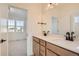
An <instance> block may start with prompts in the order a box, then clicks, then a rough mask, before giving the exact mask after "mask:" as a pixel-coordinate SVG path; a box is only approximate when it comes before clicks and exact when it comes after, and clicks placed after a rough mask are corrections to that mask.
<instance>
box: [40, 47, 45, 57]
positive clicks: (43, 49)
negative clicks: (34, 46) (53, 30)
mask: <svg viewBox="0 0 79 59" xmlns="http://www.w3.org/2000/svg"><path fill="white" fill-rule="evenodd" d="M40 54H41V55H42V56H45V47H44V46H42V45H40Z"/></svg>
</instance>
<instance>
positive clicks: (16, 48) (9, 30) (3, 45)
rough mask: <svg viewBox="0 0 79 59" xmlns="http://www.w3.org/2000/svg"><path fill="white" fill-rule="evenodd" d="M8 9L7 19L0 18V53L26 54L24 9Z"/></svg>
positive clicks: (9, 54) (11, 54) (5, 54)
mask: <svg viewBox="0 0 79 59" xmlns="http://www.w3.org/2000/svg"><path fill="white" fill-rule="evenodd" d="M7 8H8V7H7ZM4 10H6V9H4ZM8 11H9V12H8V13H7V15H8V19H6V18H5V19H0V55H1V56H26V55H27V40H26V10H23V9H19V8H15V7H9V10H8Z"/></svg>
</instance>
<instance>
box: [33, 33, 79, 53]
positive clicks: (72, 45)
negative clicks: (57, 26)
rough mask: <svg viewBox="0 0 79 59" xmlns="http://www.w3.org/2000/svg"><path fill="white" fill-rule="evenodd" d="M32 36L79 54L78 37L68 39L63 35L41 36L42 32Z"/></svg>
mask: <svg viewBox="0 0 79 59" xmlns="http://www.w3.org/2000/svg"><path fill="white" fill-rule="evenodd" d="M33 36H35V37H37V38H40V39H42V40H45V41H47V42H50V43H52V44H55V45H57V46H60V47H62V48H65V49H68V50H71V51H73V52H76V53H78V54H79V39H75V40H74V41H68V40H66V39H65V37H64V36H63V35H48V36H43V35H42V34H35V35H33Z"/></svg>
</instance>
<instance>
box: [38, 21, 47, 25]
mask: <svg viewBox="0 0 79 59" xmlns="http://www.w3.org/2000/svg"><path fill="white" fill-rule="evenodd" d="M38 24H41V25H46V24H47V23H43V22H38Z"/></svg>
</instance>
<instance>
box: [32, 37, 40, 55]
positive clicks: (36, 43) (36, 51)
mask: <svg viewBox="0 0 79 59" xmlns="http://www.w3.org/2000/svg"><path fill="white" fill-rule="evenodd" d="M36 39H37V38H35V37H33V55H34V56H39V39H37V40H36Z"/></svg>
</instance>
